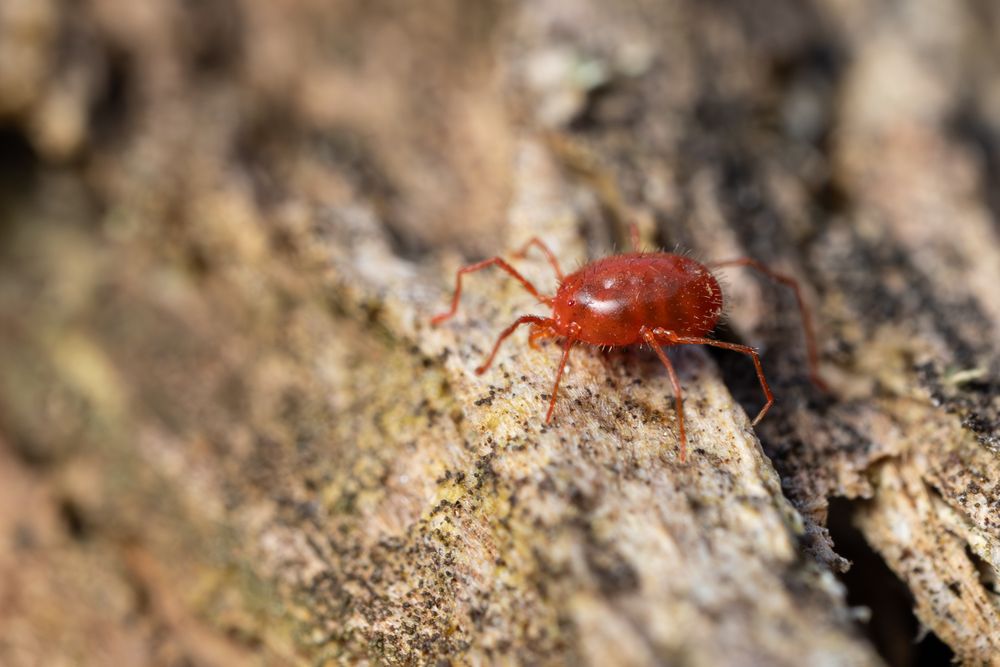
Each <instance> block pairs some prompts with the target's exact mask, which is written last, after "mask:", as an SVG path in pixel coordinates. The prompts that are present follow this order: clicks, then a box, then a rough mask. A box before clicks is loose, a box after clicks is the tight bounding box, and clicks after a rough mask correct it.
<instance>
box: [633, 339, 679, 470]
mask: <svg viewBox="0 0 1000 667" xmlns="http://www.w3.org/2000/svg"><path fill="white" fill-rule="evenodd" d="M642 338H643V340H645V341H646V342H647V343H649V346H650V347H651V348H653V352H656V356H658V357H659V358H660V361H662V362H663V365H664V366H666V367H667V374H668V375H669V376H670V384H672V385H673V386H674V403H676V405H677V430H678V431H680V439H681V451H680V456H679V457H678V458H679V459H680V462H681V463H684V462H685V461H686V460H687V432H686V431H685V429H684V401H683V395H682V394H681V382H680V380H678V379H677V371H675V370H674V365H673V363H671V361H670V357H668V356H667V355H666V353H665V352H664V351H663V348H662V347H660V341H658V340H657V339H656V336H655V335H654V334H653V332H652V331H649V330H646V331H644V332H643V333H642Z"/></svg>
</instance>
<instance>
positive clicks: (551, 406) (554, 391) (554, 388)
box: [545, 337, 576, 424]
mask: <svg viewBox="0 0 1000 667" xmlns="http://www.w3.org/2000/svg"><path fill="white" fill-rule="evenodd" d="M575 342H576V339H575V338H573V337H569V338H567V339H566V344H565V345H563V354H562V360H561V361H560V362H559V370H557V371H556V381H555V383H554V384H553V385H552V398H551V399H550V400H549V411H548V412H546V413H545V423H546V424H548V423H549V422H550V421H552V411H553V410H555V409H556V396H557V395H558V394H559V380H561V379H562V374H563V369H565V368H566V361H567V360H568V359H569V351H570V350H571V349H572V348H573V343H575Z"/></svg>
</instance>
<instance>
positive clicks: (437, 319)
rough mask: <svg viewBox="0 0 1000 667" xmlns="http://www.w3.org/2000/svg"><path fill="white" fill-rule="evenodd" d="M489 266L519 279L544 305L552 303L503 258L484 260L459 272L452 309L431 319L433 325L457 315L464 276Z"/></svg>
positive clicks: (456, 276)
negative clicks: (498, 268)
mask: <svg viewBox="0 0 1000 667" xmlns="http://www.w3.org/2000/svg"><path fill="white" fill-rule="evenodd" d="M489 266H498V267H500V268H501V269H503V270H504V271H506V272H507V273H509V274H510V275H512V276H514V278H515V279H517V281H518V282H520V283H521V285H523V286H524V289H526V290H528V291H529V292H531V294H532V295H533V296H534V297H535V298H536V299H538V300H539V301H541V302H542V303H546V304H550V303H552V299H551V298H549V297H547V296H542V295H541V294H540V293H539V291H538V290H537V289H536V288H535V286H534V285H532V284H531V281H529V280H528V279H527V278H525V277H524V276H522V275H521V274H520V273H519V272H518V271H517V269H515V268H514V267H513V266H511V265H510V264H508V263H507V262H506V261H505V260H504V259H503V258H501V257H491V258H489V259H484V260H483V261H481V262H476V263H475V264H469V265H468V266H463V267H462V268H460V269H459V270H458V272H457V273H456V274H455V295H454V296H453V297H452V299H451V308H450V309H449V310H448V312H446V313H441V314H440V315H437V316H436V317H434V318H433V319H431V324H432V325H437V324H441V323H442V322H444V321H445V320H447V319H450V318H451V317H453V316H454V315H455V312H456V311H457V310H458V301H459V299H460V298H461V297H462V276H463V275H464V274H466V273H473V272H475V271H481V270H483V269H485V268H487V267H489Z"/></svg>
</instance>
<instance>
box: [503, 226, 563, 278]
mask: <svg viewBox="0 0 1000 667" xmlns="http://www.w3.org/2000/svg"><path fill="white" fill-rule="evenodd" d="M531 246H537V247H538V249H539V250H541V251H542V252H543V253H545V258H546V259H548V260H549V264H551V265H552V268H553V269H554V270H555V272H556V277H557V278H559V282H562V281H563V278H564V277H565V276H563V272H562V269H561V268H559V260H557V259H556V256H555V254H554V253H553V252H552V251H551V250H550V249H549V247H548V246H547V245H545V242H544V241H542V240H541V239H540V238H538V237H537V236H532V237H531V240H530V241H528V242H527V243H525V244H524V247H522V248H521V249H520V250H518V251H517V252H515V253H514V257H516V258H518V259H523V258H524V256H525V255H527V254H528V249H529V248H530V247H531Z"/></svg>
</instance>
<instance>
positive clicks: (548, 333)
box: [528, 326, 559, 350]
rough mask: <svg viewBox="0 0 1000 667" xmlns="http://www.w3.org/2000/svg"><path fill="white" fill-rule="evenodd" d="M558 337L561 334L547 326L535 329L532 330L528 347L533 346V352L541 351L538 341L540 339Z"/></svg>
mask: <svg viewBox="0 0 1000 667" xmlns="http://www.w3.org/2000/svg"><path fill="white" fill-rule="evenodd" d="M558 335H559V334H558V333H556V330H555V329H553V328H552V327H547V326H544V327H543V326H539V327H534V328H533V329H532V330H531V333H530V334H528V345H530V346H531V349H532V350H539V349H541V346H540V345H539V344H538V340H539V339H540V338H555V337H556V336H558Z"/></svg>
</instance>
